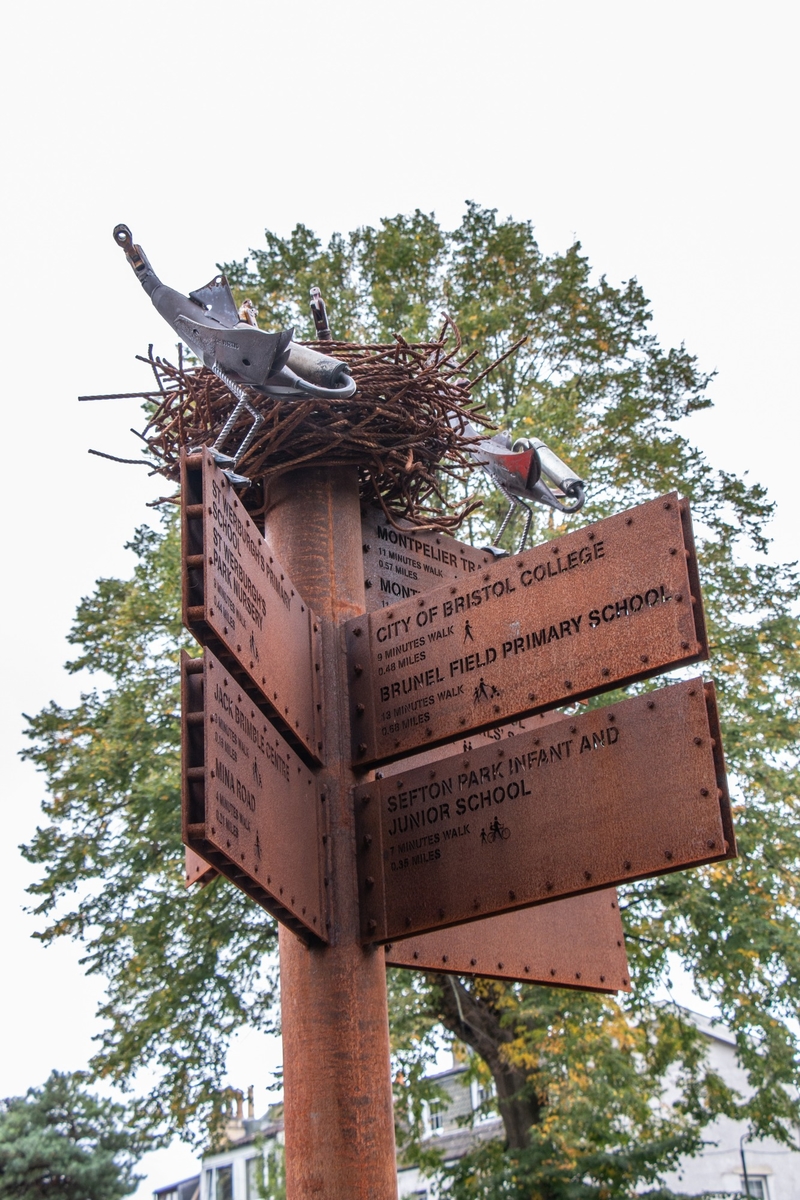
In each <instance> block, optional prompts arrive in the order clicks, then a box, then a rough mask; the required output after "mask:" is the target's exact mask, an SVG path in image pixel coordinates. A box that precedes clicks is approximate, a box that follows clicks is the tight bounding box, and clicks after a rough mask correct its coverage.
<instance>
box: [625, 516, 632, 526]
mask: <svg viewBox="0 0 800 1200" xmlns="http://www.w3.org/2000/svg"><path fill="white" fill-rule="evenodd" d="M625 524H626V525H632V524H633V517H626V518H625Z"/></svg>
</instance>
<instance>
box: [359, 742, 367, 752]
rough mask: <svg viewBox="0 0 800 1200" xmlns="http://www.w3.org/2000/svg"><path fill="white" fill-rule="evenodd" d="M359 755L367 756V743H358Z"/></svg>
mask: <svg viewBox="0 0 800 1200" xmlns="http://www.w3.org/2000/svg"><path fill="white" fill-rule="evenodd" d="M358 753H359V754H366V753H367V743H366V742H359V743H358Z"/></svg>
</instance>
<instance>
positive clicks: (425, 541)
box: [361, 507, 495, 612]
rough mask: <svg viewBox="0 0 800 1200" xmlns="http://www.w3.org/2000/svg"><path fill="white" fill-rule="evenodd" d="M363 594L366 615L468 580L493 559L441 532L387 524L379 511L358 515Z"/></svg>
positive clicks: (493, 559) (401, 522)
mask: <svg viewBox="0 0 800 1200" xmlns="http://www.w3.org/2000/svg"><path fill="white" fill-rule="evenodd" d="M361 537H362V548H363V551H364V595H365V598H366V604H367V612H374V611H375V609H378V608H385V607H386V606H387V605H391V604H397V602H398V600H406V599H408V597H409V596H417V595H419V594H420V593H421V592H428V591H430V590H431V588H435V587H440V586H441V585H442V584H443V583H456V582H460V581H461V580H462V579H469V577H470V576H471V575H474V573H475V572H476V571H478V570H480V569H481V568H482V567H488V566H491V564H492V563H493V562H495V558H494V556H493V555H492V554H490V553H489V552H488V551H487V550H476V549H475V547H474V546H468V545H466V543H464V542H457V541H456V540H455V538H451V537H448V536H447V535H446V534H444V533H431V532H430V531H429V530H425V529H419V528H416V527H414V526H412V525H409V524H408V522H407V521H398V522H397V524H396V525H393V524H392V523H391V522H390V521H388V520H387V518H386V516H385V514H384V513H383V512H382V510H381V509H379V508H374V507H370V508H366V509H364V511H363V512H362V514H361Z"/></svg>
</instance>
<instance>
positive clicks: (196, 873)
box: [183, 846, 219, 888]
mask: <svg viewBox="0 0 800 1200" xmlns="http://www.w3.org/2000/svg"><path fill="white" fill-rule="evenodd" d="M217 875H219V871H218V870H217V868H216V867H212V865H211V863H208V862H206V860H205V859H204V858H201V857H200V855H199V854H196V853H195V851H194V850H190V849H189V847H188V846H184V873H183V881H184V886H185V887H191V886H192V884H193V883H199V884H200V887H201V888H202V887H205V885H206V884H207V883H210V882H211V880H212V879H214V878H215V877H216V876H217Z"/></svg>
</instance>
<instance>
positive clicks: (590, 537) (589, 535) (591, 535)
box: [587, 533, 595, 542]
mask: <svg viewBox="0 0 800 1200" xmlns="http://www.w3.org/2000/svg"><path fill="white" fill-rule="evenodd" d="M587 537H588V538H589V541H590V542H593V541H594V537H595V535H594V534H593V533H589V534H587Z"/></svg>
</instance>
